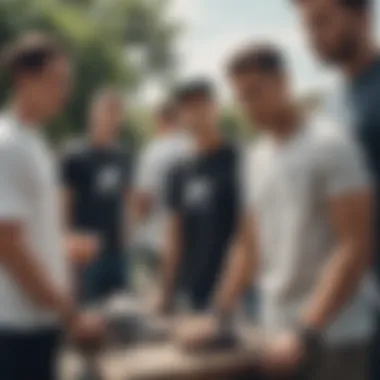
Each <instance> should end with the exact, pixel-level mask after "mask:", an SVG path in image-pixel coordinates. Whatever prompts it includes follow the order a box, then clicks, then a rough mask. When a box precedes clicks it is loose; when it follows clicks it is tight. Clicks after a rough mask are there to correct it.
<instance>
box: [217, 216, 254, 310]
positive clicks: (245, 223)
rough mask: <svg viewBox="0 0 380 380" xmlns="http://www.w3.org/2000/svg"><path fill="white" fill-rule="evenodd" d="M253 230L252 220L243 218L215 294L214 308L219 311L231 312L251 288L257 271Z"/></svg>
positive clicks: (246, 217) (247, 217)
mask: <svg viewBox="0 0 380 380" xmlns="http://www.w3.org/2000/svg"><path fill="white" fill-rule="evenodd" d="M254 230H255V228H254V227H253V218H251V217H249V216H245V217H243V218H242V220H241V221H240V225H239V228H238V230H237V235H236V239H235V242H234V244H233V246H232V249H231V251H230V254H229V258H228V260H227V263H226V266H225V270H224V275H223V276H222V280H221V283H220V286H219V290H218V292H217V293H216V299H215V307H216V308H217V309H219V310H224V311H230V310H233V309H234V307H235V306H236V303H237V301H238V300H239V298H240V296H241V295H242V294H243V293H244V292H245V291H246V290H247V289H248V287H249V286H252V283H253V280H254V277H255V274H256V271H257V269H258V255H257V250H256V247H255V241H256V237H255V236H254V235H255V234H254Z"/></svg>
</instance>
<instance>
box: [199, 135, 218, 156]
mask: <svg viewBox="0 0 380 380" xmlns="http://www.w3.org/2000/svg"><path fill="white" fill-rule="evenodd" d="M196 144H197V147H198V151H199V152H200V153H203V154H204V153H206V154H207V153H209V152H212V151H214V150H216V149H218V148H219V147H220V146H221V145H222V136H221V135H220V133H219V132H218V131H214V132H212V133H209V134H205V135H202V136H198V137H196Z"/></svg>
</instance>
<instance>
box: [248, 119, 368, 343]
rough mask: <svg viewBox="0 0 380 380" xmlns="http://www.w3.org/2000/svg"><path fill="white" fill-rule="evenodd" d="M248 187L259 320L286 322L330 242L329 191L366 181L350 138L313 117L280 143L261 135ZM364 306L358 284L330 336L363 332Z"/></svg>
mask: <svg viewBox="0 0 380 380" xmlns="http://www.w3.org/2000/svg"><path fill="white" fill-rule="evenodd" d="M248 167H249V172H250V175H249V182H248V184H247V186H248V189H247V190H246V194H248V195H249V198H248V199H247V202H248V207H250V210H252V211H253V213H254V217H255V221H256V223H257V225H258V230H259V248H260V253H261V254H262V262H261V274H260V278H259V287H260V289H261V294H262V297H261V301H262V303H261V308H262V316H261V317H262V318H261V319H262V323H263V326H264V327H265V328H267V329H268V331H276V330H279V329H283V328H291V327H293V326H294V324H295V323H297V322H298V318H299V316H300V314H301V310H302V308H303V307H304V306H305V302H306V301H307V300H308V298H309V297H310V295H311V294H312V292H313V290H314V289H315V285H316V283H317V281H318V280H319V275H320V273H321V270H323V268H324V265H325V264H326V262H327V260H328V258H329V254H330V253H331V250H332V248H333V241H334V240H333V231H332V229H331V226H330V224H329V214H328V208H327V206H326V204H327V201H328V199H329V198H331V197H334V196H337V195H341V194H345V193H349V192H351V191H354V190H356V189H360V188H366V187H368V186H369V180H368V175H367V173H366V170H365V166H364V164H363V162H362V158H361V155H360V152H359V151H358V149H357V147H356V146H355V144H354V142H353V141H352V140H351V139H350V138H348V137H344V136H343V134H341V133H339V132H338V129H337V128H334V126H331V125H329V124H328V123H327V122H325V121H322V120H316V119H315V120H313V121H310V122H309V123H308V125H305V126H304V127H303V128H301V130H300V131H298V133H297V134H296V135H295V136H293V137H292V138H291V139H290V140H289V141H287V142H286V143H284V144H278V143H276V142H275V141H273V140H272V139H270V138H269V137H262V138H261V139H260V140H259V142H258V143H257V145H256V146H255V147H254V148H253V149H252V151H251V152H250V153H249V157H248ZM371 332H372V324H371V320H370V311H369V309H368V307H367V305H366V302H365V299H364V297H363V296H362V292H361V291H360V292H359V294H358V295H357V296H356V297H355V298H354V300H353V301H352V302H351V304H350V305H349V306H348V307H347V308H345V310H344V311H343V312H342V314H341V315H340V316H339V317H338V318H337V320H336V321H335V322H334V323H333V324H332V325H331V326H330V328H328V331H327V339H328V341H330V342H335V343H338V342H347V341H354V340H362V339H367V338H368V337H369V336H370V334H371Z"/></svg>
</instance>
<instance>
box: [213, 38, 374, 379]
mask: <svg viewBox="0 0 380 380" xmlns="http://www.w3.org/2000/svg"><path fill="white" fill-rule="evenodd" d="M229 75H230V79H231V82H232V85H233V88H234V90H235V93H236V96H237V99H238V103H239V104H240V106H241V107H242V109H243V111H244V112H245V114H246V115H247V116H248V117H249V118H250V120H252V121H255V122H256V123H257V124H258V125H259V126H264V125H265V127H261V128H260V129H261V131H260V132H261V133H260V135H259V137H258V141H257V143H256V144H255V146H254V147H253V149H252V151H251V152H250V153H249V154H248V157H247V160H246V165H245V169H244V170H245V174H244V175H243V179H244V182H245V184H244V186H243V187H244V189H245V194H246V196H245V198H246V202H245V210H244V211H245V213H246V214H247V215H246V221H245V223H244V224H243V226H244V228H242V232H241V236H240V237H239V239H240V249H239V250H236V251H235V254H236V255H238V254H240V257H241V263H240V268H241V270H243V269H244V268H245V267H246V266H247V265H246V264H245V265H244V263H247V261H244V260H248V256H247V257H246V258H244V252H245V253H247V252H248V251H247V247H248V245H250V249H249V254H250V255H254V256H255V257H257V258H258V259H257V260H255V262H256V263H258V265H257V267H256V273H257V275H256V278H257V279H258V285H259V289H260V299H261V307H262V309H261V325H262V327H263V330H264V332H265V333H267V335H266V336H268V338H269V339H268V345H267V346H266V347H265V348H264V352H263V355H264V359H265V360H264V361H263V364H264V366H265V367H266V369H267V371H269V372H271V373H272V372H275V373H276V374H281V378H283V377H282V376H284V374H286V375H290V376H293V375H294V374H295V373H296V374H297V375H298V372H300V375H301V378H302V379H304V378H305V379H311V378H312V379H315V378H317V379H323V380H326V379H346V380H347V379H352V380H359V379H363V378H365V376H364V372H365V369H366V348H367V344H368V341H369V339H370V336H371V333H372V326H371V322H370V318H369V315H370V314H369V310H367V309H366V307H365V305H364V300H363V297H362V295H361V291H360V288H361V283H362V280H363V277H364V275H365V272H366V269H367V267H368V264H369V261H370V260H369V259H370V255H369V252H370V240H371V237H370V235H371V234H370V230H371V228H370V224H371V223H370V222H371V212H370V209H371V207H370V204H371V196H370V193H371V190H370V185H369V180H368V177H367V173H366V170H365V169H364V163H363V162H362V158H361V154H360V152H359V150H358V149H357V147H356V145H355V143H354V142H353V140H352V139H351V138H350V137H349V136H348V135H347V136H345V135H343V134H342V133H341V132H340V128H334V126H331V125H329V122H328V121H326V120H322V119H314V118H311V117H308V116H306V115H303V114H302V113H301V112H300V111H299V109H298V108H297V107H296V105H295V104H296V102H295V100H294V99H293V98H292V96H291V95H290V91H289V86H288V82H287V73H286V70H285V66H284V62H283V58H282V55H281V53H280V52H279V51H278V50H277V48H275V47H273V46H268V45H259V46H253V47H248V48H246V49H244V50H243V51H242V52H239V53H238V54H237V55H236V57H234V58H233V59H232V60H231V63H230V65H229ZM238 245H239V244H238ZM241 252H243V254H241ZM237 261H238V259H236V260H235V265H234V266H231V270H230V271H231V272H234V273H232V274H231V276H229V275H228V273H227V277H228V278H229V279H231V278H236V279H238V278H241V277H243V275H241V276H237V275H236V271H237V269H236V268H238V267H239V266H238V265H237V264H236V263H237ZM233 275H234V276H233ZM225 284H226V285H225V288H224V287H222V289H221V293H222V294H224V296H220V297H219V304H218V307H219V308H220V309H222V310H223V309H224V310H225V309H226V305H231V304H232V303H231V301H230V299H231V297H233V295H234V294H235V295H236V289H237V283H236V282H235V284H234V283H233V281H231V280H228V281H226V282H225ZM231 284H232V285H231ZM321 352H323V355H321V356H320V355H319V354H320V353H321ZM347 353H349V354H348V355H347ZM317 359H318V361H317V362H315V360H317ZM309 366H311V367H309ZM291 378H294V377H291ZM297 378H298V377H297Z"/></svg>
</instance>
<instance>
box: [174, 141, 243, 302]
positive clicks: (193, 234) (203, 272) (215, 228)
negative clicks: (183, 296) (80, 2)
mask: <svg viewBox="0 0 380 380" xmlns="http://www.w3.org/2000/svg"><path fill="white" fill-rule="evenodd" d="M239 161H240V160H239V154H238V152H237V149H236V148H235V147H233V146H230V145H223V146H222V147H220V148H219V149H218V150H216V151H214V152H212V153H210V154H208V155H204V156H200V157H196V158H194V159H193V160H191V161H190V162H187V163H186V164H182V165H180V166H178V167H176V168H175V169H173V171H172V172H171V174H170V176H169V180H168V189H167V190H168V191H167V205H168V208H169V209H170V210H171V212H175V213H177V214H178V215H180V218H181V223H182V233H183V241H182V244H183V245H182V252H181V259H182V262H181V263H180V270H179V273H178V286H179V288H180V289H181V290H182V291H184V292H185V293H187V294H189V295H190V296H191V297H195V298H197V299H199V298H201V299H209V298H210V296H211V295H212V292H213V290H214V287H215V285H216V284H217V280H218V276H219V274H220V272H221V269H222V265H223V262H224V259H225V257H226V254H227V251H228V248H229V246H230V243H231V239H232V238H233V234H234V232H235V229H236V224H237V218H238V214H239V209H240V208H239V204H240V202H239V199H238V198H239V196H238V194H239V190H238V171H239V170H238V166H239Z"/></svg>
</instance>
